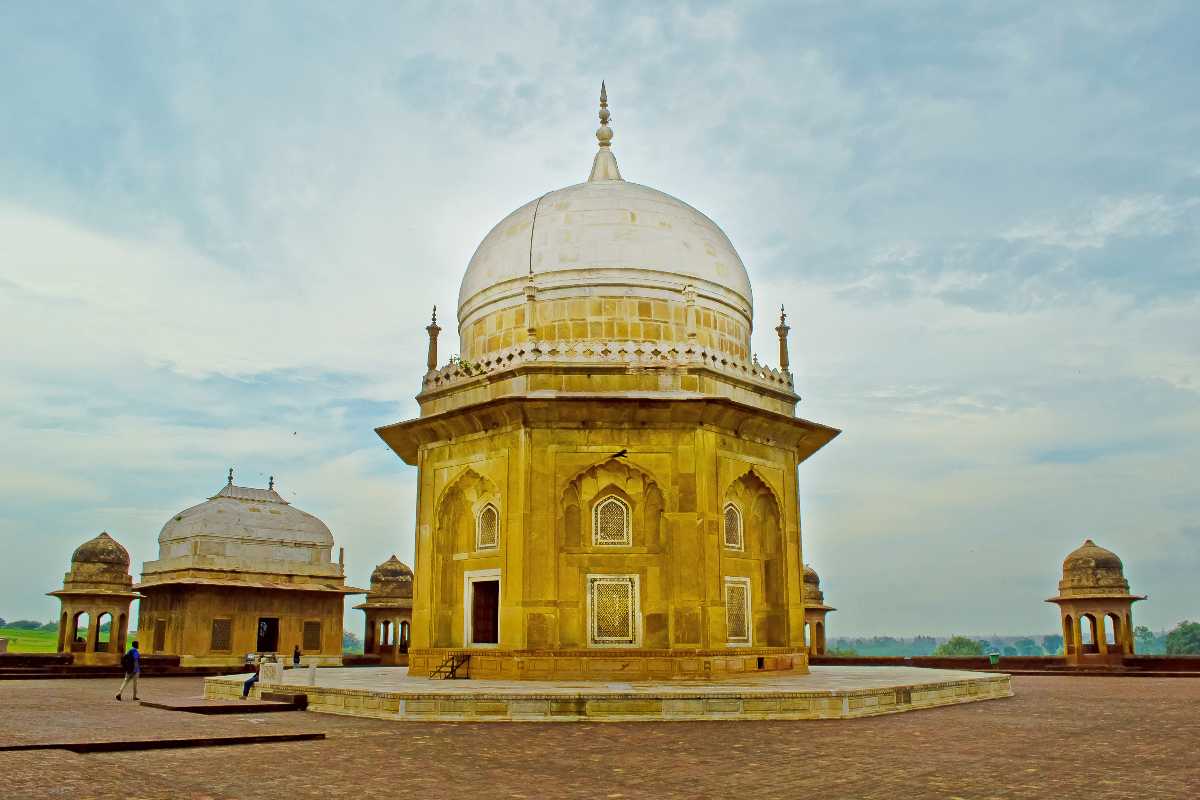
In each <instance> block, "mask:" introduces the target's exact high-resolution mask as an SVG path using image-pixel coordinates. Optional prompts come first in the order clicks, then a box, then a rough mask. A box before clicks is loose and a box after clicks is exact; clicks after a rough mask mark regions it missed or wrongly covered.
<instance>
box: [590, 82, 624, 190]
mask: <svg viewBox="0 0 1200 800" xmlns="http://www.w3.org/2000/svg"><path fill="white" fill-rule="evenodd" d="M610 119H612V115H610V114H609V113H608V90H607V89H605V88H604V81H600V127H599V128H597V129H596V140H597V141H599V142H600V150H599V152H597V153H596V157H595V158H594V159H593V160H592V174H591V175H589V176H588V180H589V181H619V180H621V171H620V170H619V169H617V157H616V156H614V155H613V154H612V150H611V149H610V147H609V146H610V145H611V144H612V138H613V132H612V128H610V127H608V122H609V120H610Z"/></svg>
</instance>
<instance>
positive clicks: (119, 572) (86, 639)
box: [49, 532, 138, 665]
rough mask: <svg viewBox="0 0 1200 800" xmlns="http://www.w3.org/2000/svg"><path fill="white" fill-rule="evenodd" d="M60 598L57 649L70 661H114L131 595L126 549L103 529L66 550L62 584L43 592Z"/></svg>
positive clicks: (125, 627) (119, 649) (118, 655)
mask: <svg viewBox="0 0 1200 800" xmlns="http://www.w3.org/2000/svg"><path fill="white" fill-rule="evenodd" d="M49 594H50V596H51V597H57V598H58V599H59V600H60V601H61V603H62V612H61V614H60V616H59V621H58V652H60V653H72V654H73V656H74V658H73V663H76V664H104V665H113V664H117V663H120V660H121V654H122V653H123V652H125V639H126V636H127V634H128V631H129V604H130V603H131V602H133V601H134V600H135V599H137V597H138V594H137V593H136V592H135V591H133V578H132V577H131V576H130V574H129V553H128V551H126V550H125V548H124V547H122V546H121V545H120V543H119V542H117V540H116V539H114V538H112V537H111V536H109V535H108V533H107V532H103V533H101V534H100V535H98V536H96V537H95V538H94V539H88V540H87V541H86V542H84V543H83V544H81V545H79V547H77V548H75V552H74V553H72V554H71V569H70V571H69V572H67V574H66V575H64V576H63V587H62V588H61V589H59V590H57V591H54V592H50V593H49Z"/></svg>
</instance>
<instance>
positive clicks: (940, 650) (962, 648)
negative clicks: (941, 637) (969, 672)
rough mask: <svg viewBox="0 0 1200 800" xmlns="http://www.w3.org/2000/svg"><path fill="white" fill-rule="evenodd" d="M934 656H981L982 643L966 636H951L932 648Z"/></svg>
mask: <svg viewBox="0 0 1200 800" xmlns="http://www.w3.org/2000/svg"><path fill="white" fill-rule="evenodd" d="M933 654H934V655H935V656H981V655H983V643H982V642H977V641H975V640H974V639H968V638H967V637H966V636H951V637H950V638H949V639H947V640H946V641H944V642H942V643H941V644H939V645H938V646H937V647H936V648H934V651H933Z"/></svg>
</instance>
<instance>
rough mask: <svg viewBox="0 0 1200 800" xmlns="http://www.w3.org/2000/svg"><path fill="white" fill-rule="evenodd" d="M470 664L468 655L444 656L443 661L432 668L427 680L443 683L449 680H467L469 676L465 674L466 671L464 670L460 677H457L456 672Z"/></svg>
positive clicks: (454, 654)
mask: <svg viewBox="0 0 1200 800" xmlns="http://www.w3.org/2000/svg"><path fill="white" fill-rule="evenodd" d="M470 662H471V654H470V653H451V654H450V655H448V656H446V660H445V661H443V662H442V663H441V664H438V665H437V666H436V667H434V669H433V671H432V672H430V673H429V679H430V680H441V681H445V680H451V679H462V678H468V677H470V676H469V675H467V674H465V673H466V672H467V670H465V669H464V670H463V672H464V674H462V675H459V674H458V671H459V670H460V669H462V668H463V667H466V666H467V665H468V664H469V663H470Z"/></svg>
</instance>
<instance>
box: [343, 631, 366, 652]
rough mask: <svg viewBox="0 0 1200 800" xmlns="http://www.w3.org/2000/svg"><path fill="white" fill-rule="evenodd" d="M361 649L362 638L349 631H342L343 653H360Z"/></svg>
mask: <svg viewBox="0 0 1200 800" xmlns="http://www.w3.org/2000/svg"><path fill="white" fill-rule="evenodd" d="M362 651H363V643H362V639H360V638H358V637H357V636H356V635H354V634H353V633H351V632H350V631H342V652H343V653H355V654H357V653H361V652H362Z"/></svg>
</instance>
